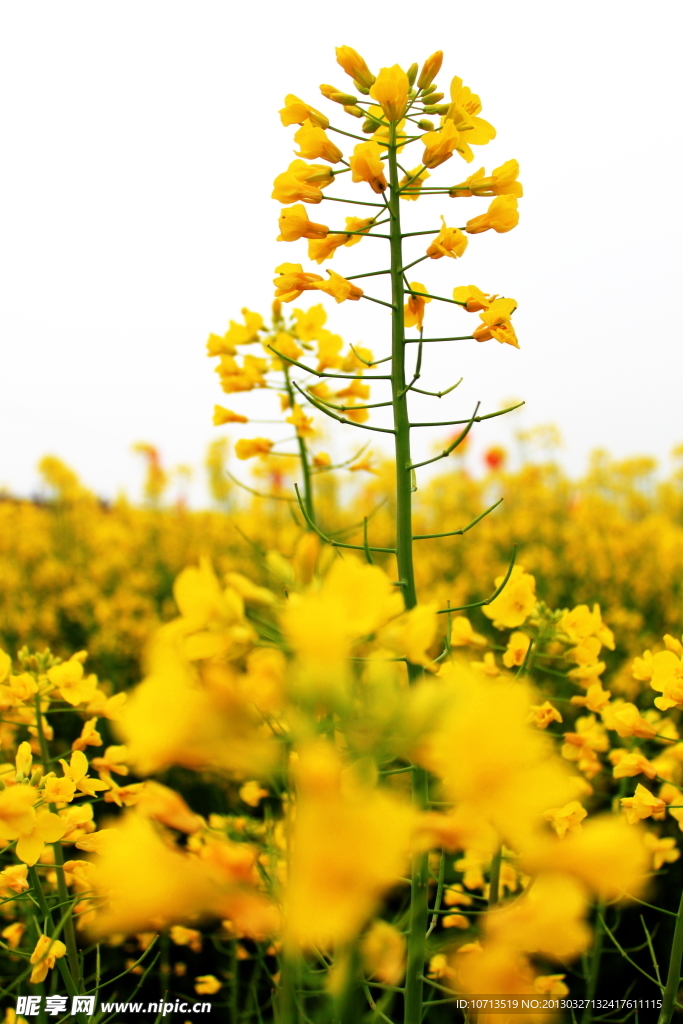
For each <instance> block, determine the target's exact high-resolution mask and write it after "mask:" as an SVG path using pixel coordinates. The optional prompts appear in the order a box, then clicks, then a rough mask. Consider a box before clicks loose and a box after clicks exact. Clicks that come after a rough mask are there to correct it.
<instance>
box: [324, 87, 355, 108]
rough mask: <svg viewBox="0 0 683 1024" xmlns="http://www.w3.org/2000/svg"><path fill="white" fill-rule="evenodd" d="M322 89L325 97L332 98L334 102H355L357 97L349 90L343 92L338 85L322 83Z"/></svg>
mask: <svg viewBox="0 0 683 1024" xmlns="http://www.w3.org/2000/svg"><path fill="white" fill-rule="evenodd" d="M320 91H321V93H322V94H323V96H324V97H325V99H328V100H332V102H333V103H341V104H343V105H344V104H347V103H355V102H356V97H355V96H351V94H350V93H348V92H342V91H341V89H337V87H336V85H321V86H320Z"/></svg>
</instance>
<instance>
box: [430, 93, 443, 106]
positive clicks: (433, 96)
mask: <svg viewBox="0 0 683 1024" xmlns="http://www.w3.org/2000/svg"><path fill="white" fill-rule="evenodd" d="M443 95H444V94H443V93H442V92H430V94H429V96H427V97H426V99H427V100H428V102H429V103H438V102H439V100H442V99H443Z"/></svg>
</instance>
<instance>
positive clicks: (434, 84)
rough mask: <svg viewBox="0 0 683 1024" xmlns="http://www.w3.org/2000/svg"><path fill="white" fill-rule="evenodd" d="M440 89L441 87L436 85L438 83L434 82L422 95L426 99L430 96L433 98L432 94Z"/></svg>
mask: <svg viewBox="0 0 683 1024" xmlns="http://www.w3.org/2000/svg"><path fill="white" fill-rule="evenodd" d="M438 88H439V87H438V85H437V84H436V82H432V84H431V85H428V86H427V88H426V89H423V90H422V95H423V97H424V99H427V97H428V96H431V94H432V93H433V92H436V90H437V89H438Z"/></svg>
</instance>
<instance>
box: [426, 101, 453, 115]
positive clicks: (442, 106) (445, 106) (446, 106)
mask: <svg viewBox="0 0 683 1024" xmlns="http://www.w3.org/2000/svg"><path fill="white" fill-rule="evenodd" d="M450 109H451V105H450V103H437V104H436V105H435V106H429V107H425V108H424V112H425V114H447V113H448V111H449V110H450Z"/></svg>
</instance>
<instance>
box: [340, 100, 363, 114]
mask: <svg viewBox="0 0 683 1024" xmlns="http://www.w3.org/2000/svg"><path fill="white" fill-rule="evenodd" d="M344 110H345V111H346V113H347V114H351V116H352V117H365V111H364V110H361V108H360V107H357V106H356V105H355V103H354V104H349V106H345V107H344Z"/></svg>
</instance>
